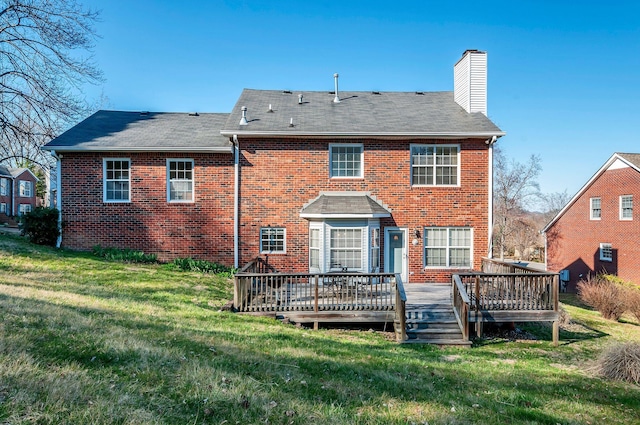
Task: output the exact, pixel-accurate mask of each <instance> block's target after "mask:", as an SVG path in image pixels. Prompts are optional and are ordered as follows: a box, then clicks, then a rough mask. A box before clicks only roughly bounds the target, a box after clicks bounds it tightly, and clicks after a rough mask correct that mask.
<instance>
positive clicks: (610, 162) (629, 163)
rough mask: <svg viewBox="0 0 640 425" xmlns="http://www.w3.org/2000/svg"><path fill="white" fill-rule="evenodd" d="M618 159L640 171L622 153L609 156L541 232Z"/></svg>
mask: <svg viewBox="0 0 640 425" xmlns="http://www.w3.org/2000/svg"><path fill="white" fill-rule="evenodd" d="M616 161H621V162H623V163H625V164H626V165H628V166H629V167H631V168H633V169H634V170H636V171H638V172H640V168H638V167H637V166H636V165H635V164H633V163H631V162H629V161H627V160H626V159H624V158H623V157H622V156H620V154H618V153H614V154H613V155H612V156H611V158H609V159H608V160H607V162H605V163H604V165H603V166H602V167H600V169H599V170H598V171H597V172H596V173H595V174H594V175H593V176H592V177H591V178H590V179H589V181H588V182H587V183H586V184H585V185H584V186H582V188H581V189H580V190H579V191H578V193H576V194H575V195H574V196H573V198H571V200H570V201H569V202H567V205H565V206H564V208H562V209H561V210H560V212H559V213H558V214H556V216H555V217H553V218H552V219H551V221H550V222H549V224H547V225H546V226H545V227H544V228H543V229H542V230H541V231H540V233H546V232H547V230H549V228H550V227H551V226H553V225H554V224H555V223H556V221H558V220H559V219H560V217H562V216H563V215H564V213H565V212H567V210H568V209H569V208H570V207H571V206H572V205H573V204H574V203H575V202H576V201H577V200H578V198H580V197H581V196H582V194H583V193H584V192H586V190H587V189H588V188H589V186H591V185H592V184H593V182H595V181H596V180H597V179H598V178H599V177H600V176H601V175H602V174H603V173H604V172H605V171H607V170H608V169H609V167H610V166H611V165H612V164H613V163H615V162H616Z"/></svg>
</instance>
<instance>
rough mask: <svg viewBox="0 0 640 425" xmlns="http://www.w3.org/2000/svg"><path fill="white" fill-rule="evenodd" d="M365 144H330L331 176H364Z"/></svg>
mask: <svg viewBox="0 0 640 425" xmlns="http://www.w3.org/2000/svg"><path fill="white" fill-rule="evenodd" d="M362 150H363V146H362V145H359V144H346V145H345V144H331V145H329V164H330V170H329V172H330V175H331V177H354V178H357V177H362V175H363V171H362V170H363V168H364V166H363V159H362Z"/></svg>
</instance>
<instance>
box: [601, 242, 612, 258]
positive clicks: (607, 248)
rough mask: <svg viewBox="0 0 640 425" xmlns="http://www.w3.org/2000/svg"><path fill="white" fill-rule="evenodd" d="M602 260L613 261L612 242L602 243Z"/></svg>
mask: <svg viewBox="0 0 640 425" xmlns="http://www.w3.org/2000/svg"><path fill="white" fill-rule="evenodd" d="M600 261H613V248H612V246H611V244H610V243H601V244H600Z"/></svg>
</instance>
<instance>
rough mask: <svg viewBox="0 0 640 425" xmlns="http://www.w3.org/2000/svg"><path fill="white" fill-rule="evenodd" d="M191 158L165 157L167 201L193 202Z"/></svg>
mask: <svg viewBox="0 0 640 425" xmlns="http://www.w3.org/2000/svg"><path fill="white" fill-rule="evenodd" d="M194 199H195V198H194V196H193V159H167V201H168V202H193V200H194Z"/></svg>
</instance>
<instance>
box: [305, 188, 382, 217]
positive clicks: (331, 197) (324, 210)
mask: <svg viewBox="0 0 640 425" xmlns="http://www.w3.org/2000/svg"><path fill="white" fill-rule="evenodd" d="M353 215H357V216H362V217H363V218H364V217H371V218H374V217H390V216H391V211H389V210H388V209H387V208H385V207H384V206H383V205H381V204H380V203H378V201H376V200H375V199H373V198H372V197H371V196H369V195H368V194H366V193H362V192H339V193H321V194H320V196H318V197H317V198H316V199H314V200H313V201H311V202H310V203H309V204H307V205H305V206H304V207H303V208H302V211H300V216H301V217H306V218H318V217H325V218H326V217H327V216H333V217H344V216H353Z"/></svg>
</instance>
